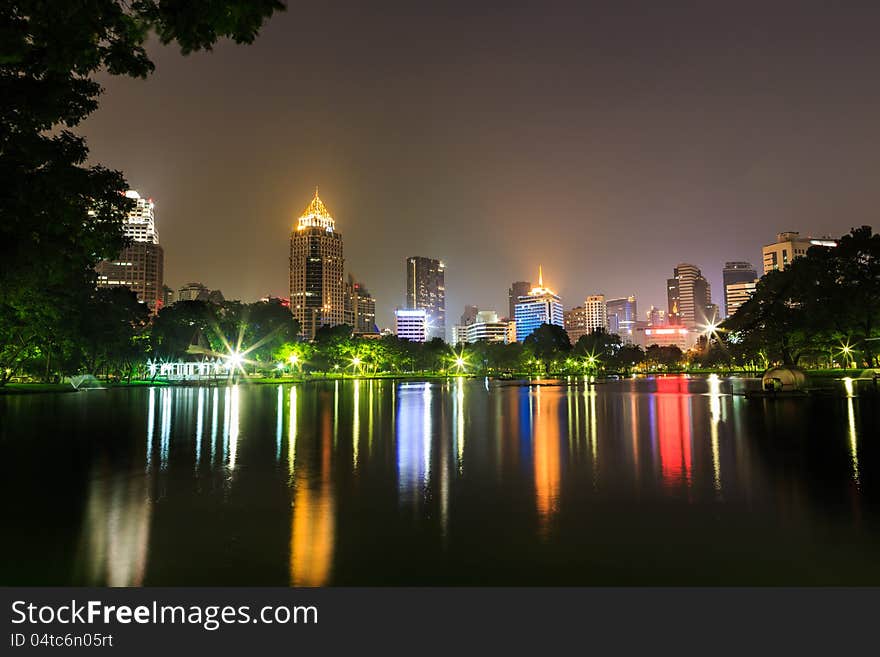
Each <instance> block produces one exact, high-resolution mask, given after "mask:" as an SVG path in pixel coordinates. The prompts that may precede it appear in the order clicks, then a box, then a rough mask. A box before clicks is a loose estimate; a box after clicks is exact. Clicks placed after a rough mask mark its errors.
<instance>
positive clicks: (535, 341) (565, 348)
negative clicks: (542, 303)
mask: <svg viewBox="0 0 880 657" xmlns="http://www.w3.org/2000/svg"><path fill="white" fill-rule="evenodd" d="M523 346H524V347H525V348H526V349H527V350H528V351H529V352H531V354H532V355H533V356H534V357H535V358H537V359H538V360H539V361H541V363H542V364H543V365H544V371H545V372H546V373H548V374H549V373H550V365H551V364H553V363H554V362H555V361H556V360H557V359H558V358H559V357H560V356H564V355H565V354H567V353H568V352H569V351H571V341H570V340H569V339H568V333H566V332H565V329H564V328H562V327H561V326H557V325H556V324H541V325H540V326H539V327H538V328H536V329H535V330H534V331H532V333H531V334H530V335H529V336H528V337H526V339H525V340H524V341H523Z"/></svg>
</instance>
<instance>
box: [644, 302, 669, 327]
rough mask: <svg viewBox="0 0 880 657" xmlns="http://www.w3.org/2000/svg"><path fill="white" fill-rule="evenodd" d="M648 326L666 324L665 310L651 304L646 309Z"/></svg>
mask: <svg viewBox="0 0 880 657" xmlns="http://www.w3.org/2000/svg"><path fill="white" fill-rule="evenodd" d="M648 326H656V327H660V326H666V311H665V310H661V309H660V308H657V307H656V306H651V307H650V308H649V309H648Z"/></svg>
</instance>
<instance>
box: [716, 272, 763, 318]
mask: <svg viewBox="0 0 880 657" xmlns="http://www.w3.org/2000/svg"><path fill="white" fill-rule="evenodd" d="M756 278H758V272H757V271H756V270H755V268H754V267H753V266H752V263H750V262H725V263H724V269H722V270H721V279H722V284H723V285H724V316H725V317H730V316H731V315H732V314H733V311H732V310H731V309H730V301H729V298H728V296H727V286H728V285H732V284H734V283H746V282H752V281H754V280H755V279H756Z"/></svg>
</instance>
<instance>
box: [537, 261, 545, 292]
mask: <svg viewBox="0 0 880 657" xmlns="http://www.w3.org/2000/svg"><path fill="white" fill-rule="evenodd" d="M538 287H544V269H543V267H542V266H541V265H538Z"/></svg>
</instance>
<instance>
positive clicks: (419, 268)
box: [406, 256, 446, 340]
mask: <svg viewBox="0 0 880 657" xmlns="http://www.w3.org/2000/svg"><path fill="white" fill-rule="evenodd" d="M445 271H446V265H444V264H443V263H442V262H441V261H440V260H436V259H434V258H424V257H421V256H412V257H410V258H407V259H406V307H407V309H409V310H416V309H423V310H424V311H425V314H426V320H427V322H428V340H431V339H433V338H440V339H443V340H445V339H446V284H445V280H444V279H445Z"/></svg>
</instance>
